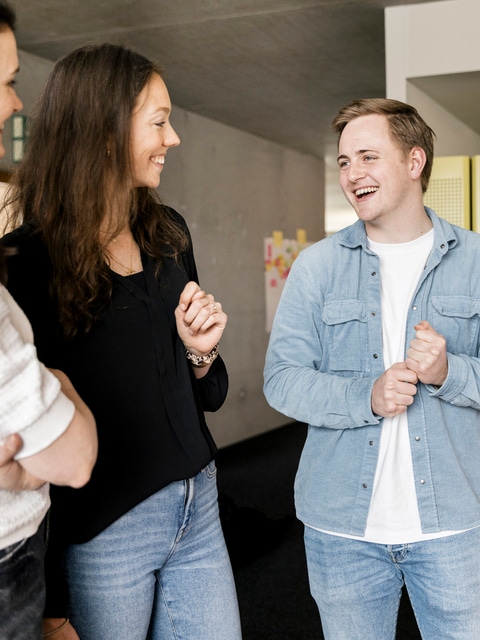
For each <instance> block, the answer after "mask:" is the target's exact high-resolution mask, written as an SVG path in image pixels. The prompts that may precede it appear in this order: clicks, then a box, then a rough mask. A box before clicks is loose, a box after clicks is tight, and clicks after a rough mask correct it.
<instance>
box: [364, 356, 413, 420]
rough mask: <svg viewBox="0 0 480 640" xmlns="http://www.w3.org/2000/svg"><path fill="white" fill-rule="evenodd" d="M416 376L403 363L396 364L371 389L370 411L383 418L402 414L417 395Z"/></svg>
mask: <svg viewBox="0 0 480 640" xmlns="http://www.w3.org/2000/svg"><path fill="white" fill-rule="evenodd" d="M417 381H418V378H417V374H416V373H415V372H414V371H412V370H410V369H408V368H407V365H406V364H405V363H404V362H396V363H395V364H393V365H392V366H391V367H390V369H387V370H386V371H384V372H383V373H382V375H381V376H380V378H378V379H377V380H376V381H375V383H374V385H373V388H372V411H373V413H375V414H376V415H377V416H382V417H383V418H393V417H394V416H398V415H400V414H401V413H404V412H405V411H406V410H407V407H409V406H410V405H411V404H412V402H413V397H414V395H415V394H416V393H417V387H416V384H417Z"/></svg>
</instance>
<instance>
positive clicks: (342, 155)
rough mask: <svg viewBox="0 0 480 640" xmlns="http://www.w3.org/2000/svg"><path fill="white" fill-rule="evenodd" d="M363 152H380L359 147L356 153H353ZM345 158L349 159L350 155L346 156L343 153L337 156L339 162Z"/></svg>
mask: <svg viewBox="0 0 480 640" xmlns="http://www.w3.org/2000/svg"><path fill="white" fill-rule="evenodd" d="M362 153H378V151H375V150H374V149H359V150H358V151H355V153H354V154H353V155H355V156H360V155H362ZM343 159H347V160H348V156H346V155H345V154H343V153H342V154H341V155H339V156H338V158H337V162H338V161H339V160H343Z"/></svg>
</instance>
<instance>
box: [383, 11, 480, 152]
mask: <svg viewBox="0 0 480 640" xmlns="http://www.w3.org/2000/svg"><path fill="white" fill-rule="evenodd" d="M479 24H480V2H478V0H442V1H441V2H428V3H422V4H416V5H408V6H397V7H388V8H386V9H385V45H386V84H387V97H389V98H395V99H397V100H402V101H405V102H409V103H410V104H412V105H414V106H415V107H416V108H417V109H418V110H419V112H420V114H421V115H422V117H423V118H424V119H425V120H426V122H428V124H429V125H430V126H431V127H432V129H433V130H434V131H435V133H436V136H437V139H436V145H435V151H436V154H437V155H475V154H478V153H480V136H478V134H476V133H475V132H474V131H472V130H471V129H470V128H468V127H467V126H466V125H464V124H463V123H462V122H461V121H460V120H458V118H456V117H455V116H453V115H452V114H451V113H449V112H448V111H446V110H445V109H443V108H442V107H440V105H438V104H437V103H436V102H434V101H433V100H432V99H431V98H430V97H429V96H427V95H426V94H425V93H424V92H422V91H420V90H419V89H418V88H416V87H415V86H413V85H412V84H411V83H410V82H409V79H411V78H420V77H423V76H435V75H443V74H452V73H463V72H469V71H478V70H480V39H479V37H478V25H479Z"/></svg>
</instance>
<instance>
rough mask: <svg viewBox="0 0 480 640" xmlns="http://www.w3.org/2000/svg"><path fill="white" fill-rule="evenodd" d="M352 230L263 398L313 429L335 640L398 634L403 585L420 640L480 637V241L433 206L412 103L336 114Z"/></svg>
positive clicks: (321, 543)
mask: <svg viewBox="0 0 480 640" xmlns="http://www.w3.org/2000/svg"><path fill="white" fill-rule="evenodd" d="M333 127H334V130H335V131H336V133H337V135H338V166H339V172H340V186H341V188H342V191H343V193H344V194H345V197H346V199H347V200H348V202H349V203H350V204H351V205H352V207H353V208H354V209H355V212H356V214H357V216H358V218H359V220H358V221H357V222H356V223H355V224H353V225H352V226H350V227H348V228H346V229H343V230H341V231H339V232H338V233H336V234H335V235H333V236H332V237H330V238H328V239H326V240H322V241H321V242H319V243H317V244H316V245H314V246H312V247H311V248H309V249H306V250H305V251H303V252H302V253H301V254H300V256H299V258H298V259H297V260H296V262H295V264H294V266H293V269H292V271H291V273H290V275H289V277H288V280H287V283H286V287H285V289H284V293H283V296H282V299H281V302H280V304H279V307H278V311H277V314H276V318H275V322H274V326H273V330H272V334H271V339H270V344H269V347H268V353H267V359H266V366H265V394H266V397H267V399H268V401H269V402H270V404H271V405H272V406H273V407H275V409H277V410H278V411H281V412H282V413H284V414H286V415H288V416H290V417H292V418H295V419H296V420H299V421H302V422H306V423H308V424H309V428H308V437H307V441H306V443H305V447H304V450H303V453H302V457H301V461H300V465H299V469H298V473H297V477H296V489H295V496H296V498H295V499H296V509H297V514H298V517H299V518H300V519H301V520H302V521H303V522H304V524H305V546H306V554H307V561H308V572H309V580H310V587H311V592H312V594H313V597H314V598H315V600H316V602H317V605H318V608H319V611H320V615H321V619H322V626H323V632H324V635H325V638H326V639H328V640H365V639H366V638H368V640H387V639H391V640H393V639H394V638H395V627H396V619H397V613H398V607H399V601H400V593H401V590H402V586H403V585H405V586H406V588H407V591H408V594H409V596H410V600H411V603H412V606H413V610H414V612H415V616H416V619H417V622H418V627H419V629H420V632H421V634H422V638H423V639H424V640H439V639H440V638H442V640H447V639H448V640H478V638H480V473H479V467H480V359H479V356H480V278H479V277H478V272H479V256H480V236H479V235H478V234H475V233H473V232H471V231H467V230H465V229H461V228H459V227H456V226H454V225H452V224H449V223H448V222H447V221H446V220H444V219H441V218H439V217H438V216H437V215H436V214H435V213H434V212H433V211H432V210H431V209H428V208H426V207H424V204H423V193H424V192H425V191H426V189H427V185H428V181H429V178H430V173H431V169H432V161H433V151H434V134H433V131H432V130H431V129H430V127H429V126H428V125H427V124H426V123H425V122H424V120H423V119H422V118H421V117H420V115H419V114H418V112H417V110H416V109H414V108H413V107H412V106H410V105H407V104H404V103H402V102H399V101H395V100H387V99H366V100H355V101H353V102H351V103H350V104H348V105H347V106H345V107H344V108H343V109H341V110H340V111H339V113H338V114H337V116H336V118H335V120H334V122H333Z"/></svg>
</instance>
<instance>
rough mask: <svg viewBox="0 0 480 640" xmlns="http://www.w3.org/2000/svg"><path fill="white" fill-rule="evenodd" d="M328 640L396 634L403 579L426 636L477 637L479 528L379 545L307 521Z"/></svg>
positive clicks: (386, 639)
mask: <svg viewBox="0 0 480 640" xmlns="http://www.w3.org/2000/svg"><path fill="white" fill-rule="evenodd" d="M305 549H306V554H307V565H308V574H309V581H310V590H311V593H312V595H313V597H314V599H315V601H316V603H317V606H318V609H319V612H320V617H321V620H322V626H323V633H324V636H325V639H326V640H366V638H368V640H394V639H395V628H396V621H397V614H398V607H399V603H400V594H401V589H402V586H403V584H404V583H405V585H406V588H407V591H408V594H409V597H410V601H411V603H412V608H413V611H414V613H415V617H416V619H417V624H418V627H419V630H420V633H421V635H422V638H423V640H479V638H480V528H476V529H472V530H470V531H467V532H465V533H459V534H456V535H452V536H448V537H445V538H438V539H435V540H428V541H425V542H416V543H411V544H405V545H402V544H398V545H383V544H374V543H371V542H363V541H359V540H351V539H348V538H341V537H339V536H333V535H327V534H324V533H321V532H319V531H316V530H314V529H312V528H310V527H305Z"/></svg>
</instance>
